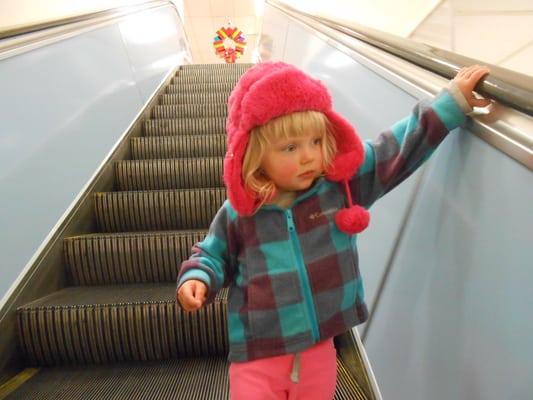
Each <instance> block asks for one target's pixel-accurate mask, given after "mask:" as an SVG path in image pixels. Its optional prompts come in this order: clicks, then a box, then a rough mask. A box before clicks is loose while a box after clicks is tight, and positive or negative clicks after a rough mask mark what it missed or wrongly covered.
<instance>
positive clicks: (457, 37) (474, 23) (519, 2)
mask: <svg viewBox="0 0 533 400" xmlns="http://www.w3.org/2000/svg"><path fill="white" fill-rule="evenodd" d="M411 38H412V39H414V40H417V41H420V42H423V43H427V44H430V45H433V46H435V47H439V48H443V49H445V50H451V51H453V52H456V53H459V54H463V55H465V56H468V57H471V58H476V59H478V60H481V61H484V62H487V63H490V64H495V65H499V66H502V67H504V68H509V69H512V70H514V71H518V72H522V73H524V74H527V75H533V2H532V1H531V0H508V1H505V2H503V1H498V0H489V1H484V2H479V1H476V0H446V1H443V2H442V3H441V5H440V6H439V7H438V8H437V9H435V11H434V12H433V13H432V14H431V15H429V16H428V18H427V19H426V20H425V21H424V22H423V23H422V24H421V25H420V26H419V27H418V28H417V29H416V30H415V31H414V32H413V34H412V35H411Z"/></svg>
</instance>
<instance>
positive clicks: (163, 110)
mask: <svg viewBox="0 0 533 400" xmlns="http://www.w3.org/2000/svg"><path fill="white" fill-rule="evenodd" d="M227 113H228V107H227V105H226V104H171V105H160V106H155V107H154V109H153V111H152V115H153V118H166V119H172V118H178V117H202V118H203V117H220V118H223V117H225V116H226V115H227Z"/></svg>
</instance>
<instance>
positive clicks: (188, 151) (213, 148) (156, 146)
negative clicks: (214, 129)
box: [130, 135, 226, 160]
mask: <svg viewBox="0 0 533 400" xmlns="http://www.w3.org/2000/svg"><path fill="white" fill-rule="evenodd" d="M130 143H131V154H132V159H134V160H145V159H154V158H157V159H162V158H189V157H221V156H222V157H223V156H224V154H225V153H226V135H187V136H185V135H181V136H151V137H140V138H133V139H132V140H131V142H130Z"/></svg>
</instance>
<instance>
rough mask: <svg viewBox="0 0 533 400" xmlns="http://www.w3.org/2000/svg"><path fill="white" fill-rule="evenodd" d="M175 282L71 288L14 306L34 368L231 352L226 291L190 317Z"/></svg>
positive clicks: (22, 343) (220, 354) (221, 354)
mask: <svg viewBox="0 0 533 400" xmlns="http://www.w3.org/2000/svg"><path fill="white" fill-rule="evenodd" d="M175 293H176V285H175V283H157V284H136V285H113V286H73V287H67V288H65V289H61V290H59V291H57V292H54V293H51V294H50V295H48V296H46V297H43V298H41V299H38V300H35V301H33V302H30V303H28V304H25V305H23V306H21V307H19V308H18V309H17V319H18V323H19V328H20V332H21V347H22V348H23V349H24V352H25V355H26V359H27V360H28V364H29V365H31V366H37V365H39V366H57V365H72V364H108V363H115V362H127V361H154V360H164V359H169V358H177V357H183V356H187V357H198V356H223V355H226V354H227V353H228V344H227V341H228V336H227V329H226V324H225V323H224V321H225V319H226V314H227V312H226V303H227V300H226V299H227V289H223V290H221V291H220V292H219V293H218V294H217V296H216V297H215V300H214V301H213V302H212V303H211V304H209V305H207V306H205V307H203V308H202V309H201V310H199V311H198V312H196V313H195V314H194V315H193V314H192V313H187V312H184V311H182V310H181V309H180V308H179V307H178V306H177V305H176V301H175Z"/></svg>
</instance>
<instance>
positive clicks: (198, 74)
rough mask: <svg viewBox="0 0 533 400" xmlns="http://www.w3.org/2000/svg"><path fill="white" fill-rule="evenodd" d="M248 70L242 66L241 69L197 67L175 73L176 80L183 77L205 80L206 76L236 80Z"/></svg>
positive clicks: (208, 77)
mask: <svg viewBox="0 0 533 400" xmlns="http://www.w3.org/2000/svg"><path fill="white" fill-rule="evenodd" d="M244 72H246V68H240V69H235V70H231V69H225V70H224V69H196V70H180V71H178V72H176V75H174V77H173V78H174V81H175V82H178V81H180V80H181V79H182V78H187V79H195V80H196V79H200V80H203V79H205V78H207V79H211V78H212V77H216V78H218V79H217V80H222V81H224V80H227V81H231V80H235V79H239V77H240V76H241V75H242V74H243V73H244Z"/></svg>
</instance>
